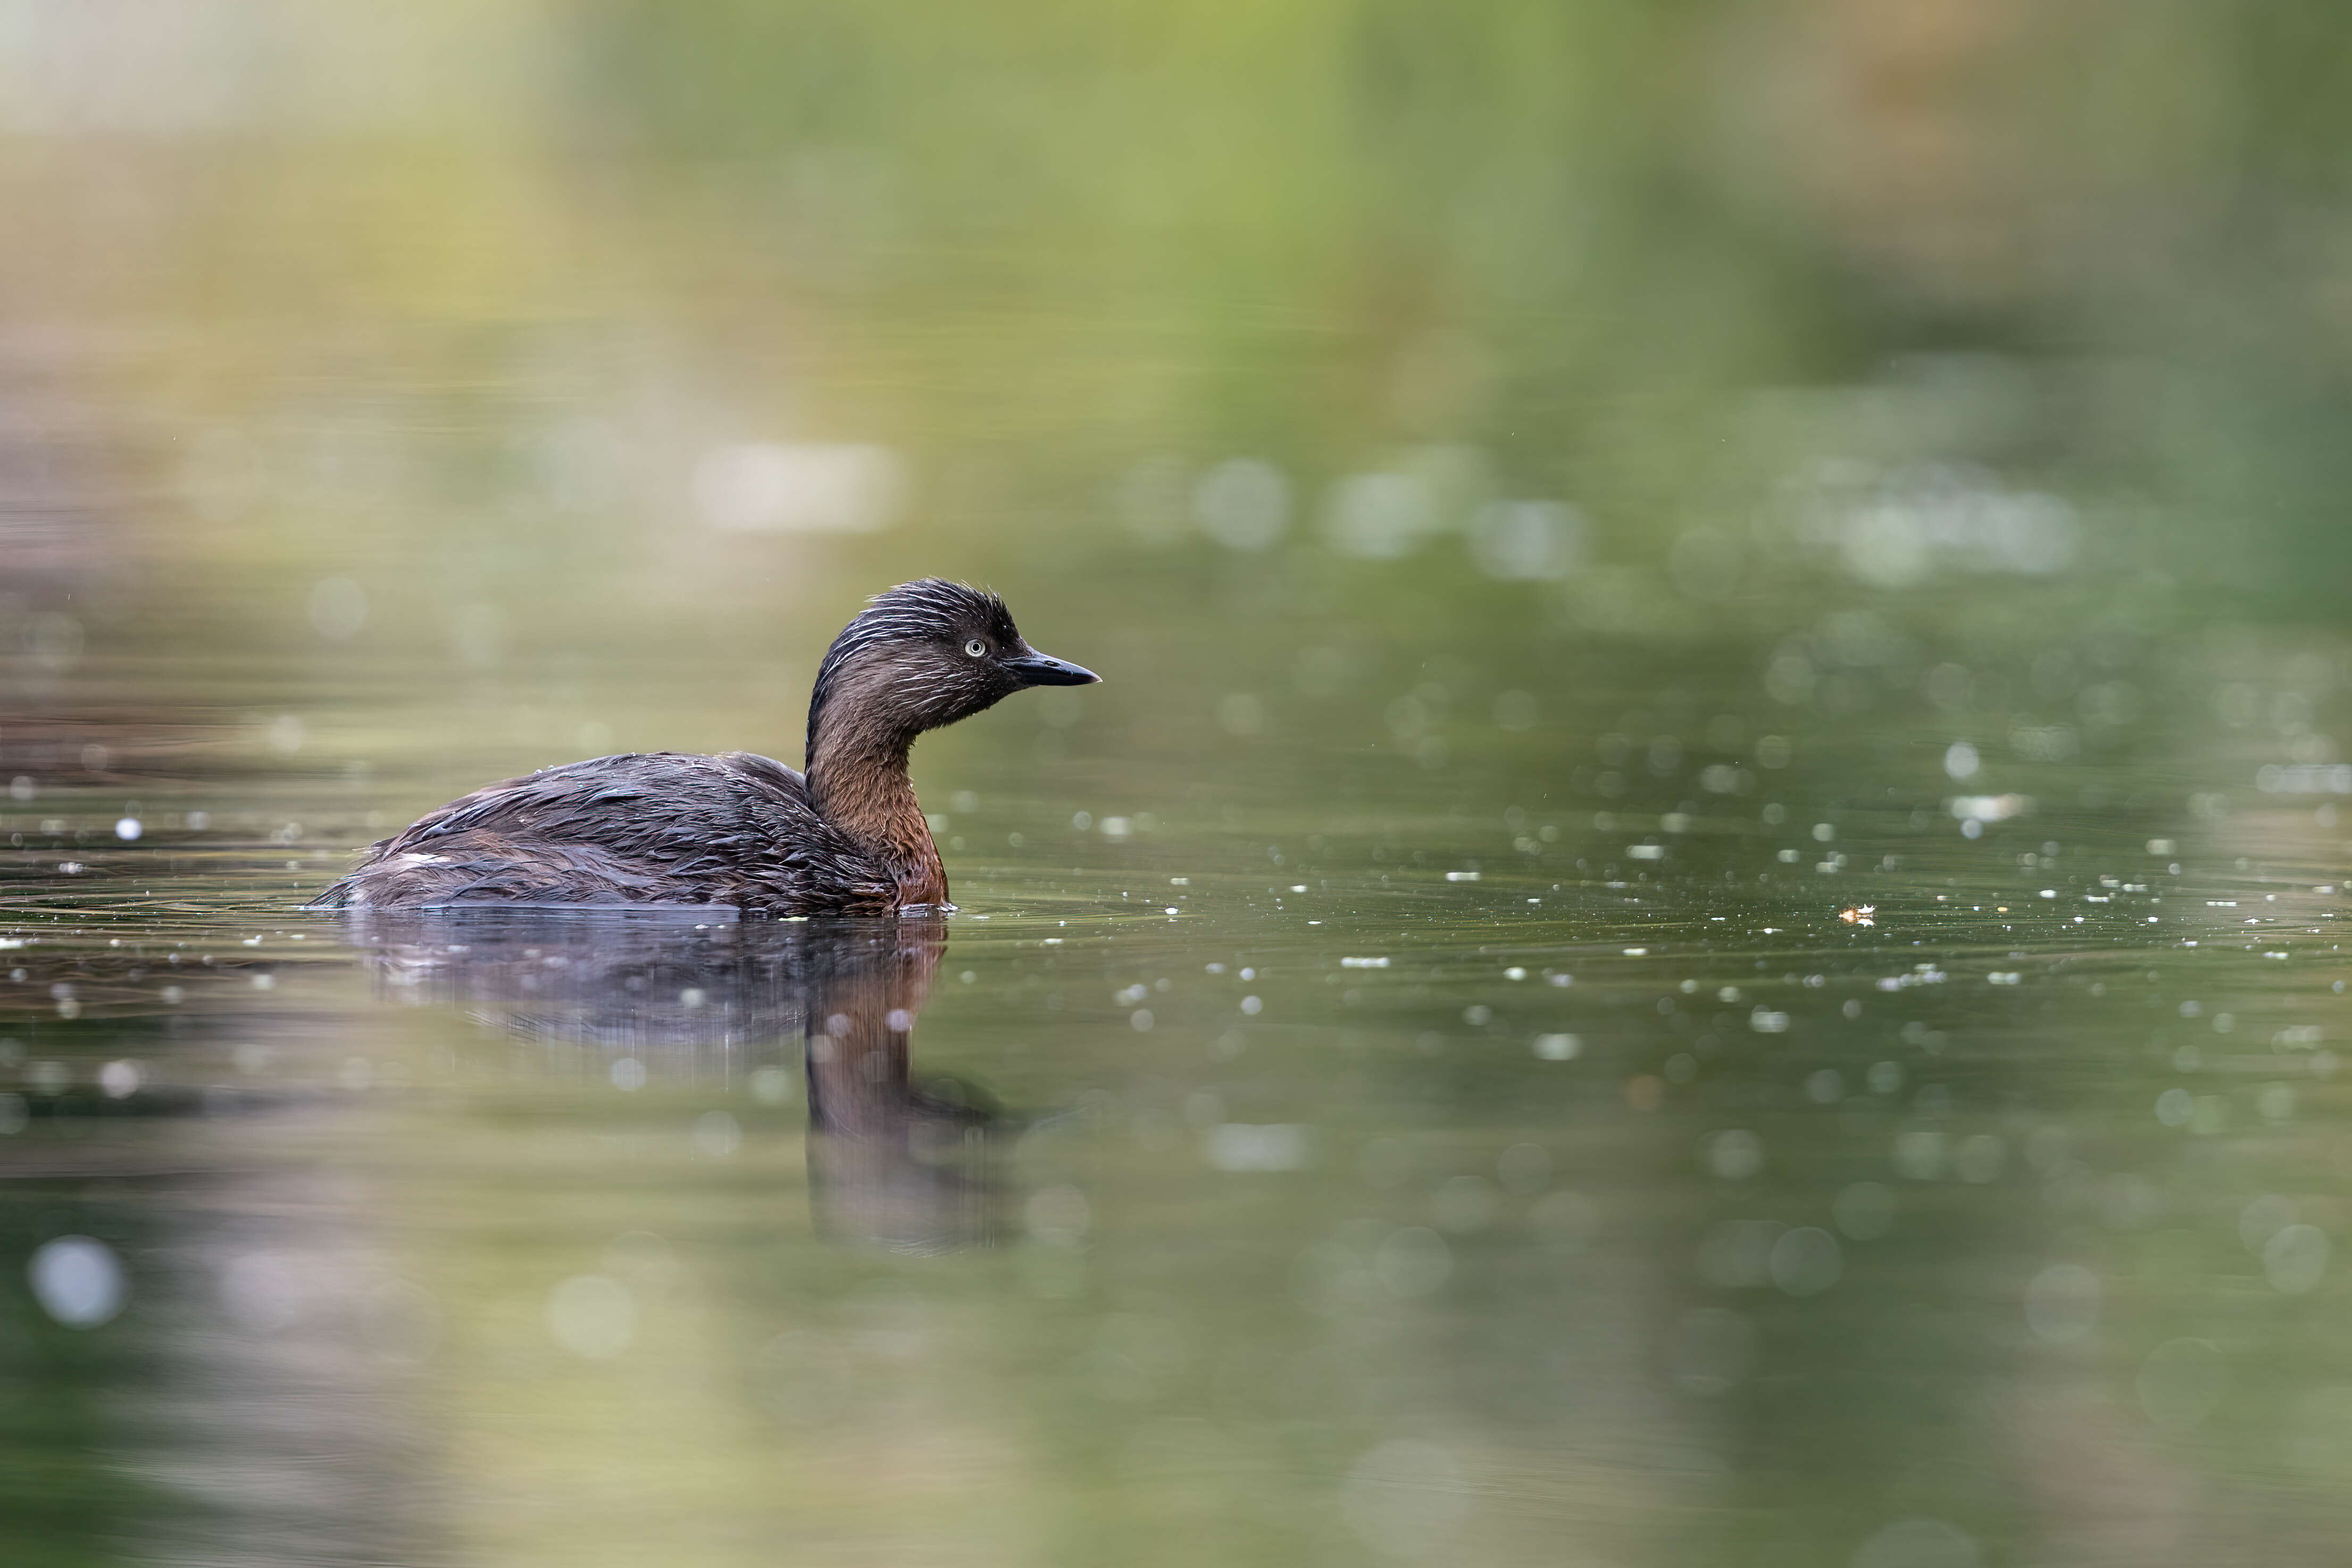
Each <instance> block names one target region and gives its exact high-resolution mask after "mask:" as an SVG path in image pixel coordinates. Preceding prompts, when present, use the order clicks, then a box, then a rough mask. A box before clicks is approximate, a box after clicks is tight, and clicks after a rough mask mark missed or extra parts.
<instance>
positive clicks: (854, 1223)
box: [348, 910, 1002, 1253]
mask: <svg viewBox="0 0 2352 1568" xmlns="http://www.w3.org/2000/svg"><path fill="white" fill-rule="evenodd" d="M697 912H701V911H697ZM348 929H349V931H350V935H351V937H352V941H353V942H354V944H355V945H356V946H358V947H359V948H360V950H361V951H362V952H363V953H364V954H366V955H367V958H368V961H369V963H371V965H372V966H373V969H374V972H375V973H376V976H377V978H378V981H379V984H380V986H381V987H382V990H383V993H384V994H386V995H387V996H388V997H391V998H394V999H398V1000H402V1001H406V1002H412V1003H420V1004H433V1005H444V1006H450V1007H454V1008H456V1009H457V1010H458V1011H460V1012H462V1013H463V1014H465V1015H466V1016H468V1017H470V1018H472V1019H473V1020H474V1021H476V1022H477V1023H478V1024H481V1025H483V1026H486V1027H489V1028H495V1029H500V1030H503V1031H504V1032H506V1033H508V1034H509V1035H512V1036H516V1037H522V1038H525V1039H530V1040H541V1041H549V1042H559V1041H569V1042H575V1043H579V1044H583V1045H588V1046H592V1047H598V1048H599V1049H600V1050H601V1052H602V1054H604V1056H606V1057H609V1058H612V1060H613V1063H614V1067H615V1068H619V1067H620V1066H621V1064H622V1063H623V1062H624V1061H625V1062H626V1063H627V1064H628V1067H627V1068H626V1069H625V1070H628V1071H631V1072H637V1071H642V1072H644V1073H646V1075H647V1076H648V1077H656V1078H657V1077H661V1076H664V1075H668V1076H671V1077H673V1078H687V1079H696V1078H700V1077H702V1076H704V1075H706V1074H724V1075H726V1076H727V1077H728V1078H729V1079H730V1081H732V1080H734V1079H738V1078H740V1076H741V1075H743V1074H744V1073H746V1072H747V1071H752V1070H753V1069H758V1068H761V1066H762V1064H763V1063H765V1064H767V1065H768V1069H769V1070H771V1071H772V1070H773V1066H774V1063H775V1058H780V1057H785V1058H788V1057H789V1055H790V1052H789V1050H788V1048H787V1046H786V1042H789V1041H791V1040H792V1039H793V1038H794V1037H799V1038H800V1039H801V1040H802V1042H803V1052H802V1057H803V1062H804V1063H805V1067H806V1075H807V1083H808V1096H809V1131H808V1167H809V1187H810V1203H811V1207H812V1211H813V1212H814V1216H815V1221H816V1225H817V1227H818V1229H819V1230H820V1231H821V1232H823V1233H824V1234H826V1235H828V1236H833V1237H839V1238H841V1239H845V1240H853V1241H861V1242H866V1243H872V1244H877V1245H880V1246H883V1247H889V1248H891V1249H893V1250H896V1251H904V1252H919V1253H921V1252H943V1251H949V1250H952V1249H954V1248H957V1247H970V1246H973V1245H984V1244H986V1243H988V1242H989V1241H991V1240H992V1239H993V1236H994V1230H995V1224H994V1218H993V1215H994V1211H995V1208H996V1205H995V1202H994V1185H995V1184H994V1182H993V1180H992V1175H991V1172H992V1165H993V1158H992V1151H993V1148H994V1146H995V1145H996V1143H997V1142H999V1139H998V1131H999V1128H1000V1124H1001V1122H1002V1116H1001V1113H1000V1112H999V1111H998V1110H997V1108H996V1107H995V1106H994V1105H993V1103H992V1101H991V1100H989V1098H988V1097H987V1096H986V1095H985V1094H984V1093H983V1092H982V1091H981V1090H979V1089H975V1088H974V1087H972V1086H971V1085H968V1084H964V1083H962V1082H961V1081H958V1080H955V1079H929V1080H926V1081H920V1082H919V1081H918V1080H917V1079H915V1078H914V1076H913V1073H912V1054H911V1051H910V1049H909V1037H911V1035H912V1034H913V1031H914V1026H915V1019H916V1016H917V1015H918V1014H919V1013H920V1012H921V1011H922V1006H923V1002H924V999H925V997H926V996H927V995H928V994H929V991H930V984H931V978H932V976H933V974H934V973H936V972H937V971H938V969H939V964H940V954H941V953H942V952H945V951H946V947H947V932H946V930H945V927H944V925H943V923H942V922H941V921H939V920H937V919H935V918H932V919H911V918H895V919H882V920H865V921H823V922H805V921H796V922H789V923H774V924H771V923H765V922H745V923H740V924H739V923H736V922H734V921H719V922H705V921H695V920H692V919H688V918H682V917H681V916H679V915H677V914H675V913H671V912H667V911H658V912H657V911H650V910H645V911H626V912H621V911H608V910H595V911H588V910H576V911H575V910H432V911H415V912H404V913H400V914H389V913H386V912H383V911H376V912H372V913H369V914H365V915H354V916H353V917H352V918H351V921H350V925H349V927H348ZM615 1081H616V1082H617V1081H620V1079H618V1078H617V1077H616V1079H615ZM754 1081H755V1083H756V1082H757V1074H756V1072H755V1073H754Z"/></svg>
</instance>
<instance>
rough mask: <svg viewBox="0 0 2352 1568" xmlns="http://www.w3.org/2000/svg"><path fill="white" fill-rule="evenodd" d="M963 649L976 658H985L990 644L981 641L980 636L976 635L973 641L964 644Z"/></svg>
mask: <svg viewBox="0 0 2352 1568" xmlns="http://www.w3.org/2000/svg"><path fill="white" fill-rule="evenodd" d="M963 651H964V652H966V653H968V654H970V655H971V657H972V658H985V657H986V656H987V653H988V645H987V644H986V643H984V642H982V641H981V640H980V639H979V638H978V637H974V638H972V639H971V641H970V642H968V643H966V644H964V645H963Z"/></svg>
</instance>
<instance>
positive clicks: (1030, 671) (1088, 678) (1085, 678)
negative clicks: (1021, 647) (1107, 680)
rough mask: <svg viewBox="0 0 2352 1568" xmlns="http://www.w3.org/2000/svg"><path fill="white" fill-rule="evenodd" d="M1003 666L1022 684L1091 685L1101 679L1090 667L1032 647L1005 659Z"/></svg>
mask: <svg viewBox="0 0 2352 1568" xmlns="http://www.w3.org/2000/svg"><path fill="white" fill-rule="evenodd" d="M1004 668H1007V669H1009V670H1011V671H1012V672H1013V674H1015V675H1017V676H1019V677H1020V678H1021V684H1022V685H1024V686H1092V685H1094V684H1095V683H1096V682H1097V681H1098V680H1100V679H1102V677H1101V676H1099V675H1097V674H1096V673H1095V672H1094V671H1093V670H1091V669H1087V668H1083V667H1082V666H1079V665H1075V664H1072V663H1070V662H1069V660H1067V659H1062V658H1048V657H1047V656H1046V655H1045V654H1042V653H1039V652H1037V651H1035V650H1034V649H1032V650H1031V651H1029V652H1027V653H1024V654H1023V655H1021V656H1020V657H1019V658H1008V659H1006V660H1005V661H1004Z"/></svg>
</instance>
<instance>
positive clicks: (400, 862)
mask: <svg viewBox="0 0 2352 1568" xmlns="http://www.w3.org/2000/svg"><path fill="white" fill-rule="evenodd" d="M1093 679H1095V677H1094V676H1093V675H1092V674H1091V673H1089V672H1087V671H1086V670H1083V669H1080V668H1078V667H1076V665H1070V664H1065V663H1063V662H1062V661H1060V660H1058V659H1053V658H1046V657H1045V656H1044V655H1042V654H1039V653H1037V652H1036V651H1035V650H1034V649H1033V648H1031V647H1029V646H1028V644H1027V643H1026V642H1024V641H1023V640H1022V637H1021V634H1020V632H1019V631H1018V630H1017V629H1016V628H1015V627H1014V626H1013V617H1012V615H1011V613H1010V612H1009V611H1007V610H1006V609H1005V607H1004V605H1003V601H1002V600H999V599H997V598H996V597H995V596H994V595H990V594H984V593H982V592H981V591H979V590H977V589H973V588H968V587H964V586H963V585H961V584H952V583H943V582H940V581H939V580H937V579H926V580H924V581H921V582H917V583H908V584H901V585H900V586H898V587H896V588H893V589H890V590H889V591H888V592H887V593H884V594H882V595H877V597H876V598H875V600H874V601H873V602H872V604H871V605H868V606H867V608H866V611H865V612H864V613H863V614H861V615H860V616H857V618H856V620H854V621H852V622H851V623H850V625H849V626H848V627H847V628H846V629H845V630H844V631H843V632H842V634H841V636H840V637H837V638H835V642H834V644H833V647H832V648H831V649H830V650H829V651H828V652H827V653H826V655H825V658H824V664H823V665H822V666H821V667H820V668H819V670H818V674H817V680H816V687H815V690H814V693H813V695H812V697H811V700H810V704H809V726H808V734H809V742H808V760H809V772H808V773H807V774H803V773H797V772H795V771H794V770H793V769H792V768H789V767H786V766H785V765H784V764H782V763H778V762H775V761H772V760H771V759H769V758H767V757H761V756H754V755H752V754H751V753H749V752H728V753H725V754H724V755H720V756H698V755H691V754H688V753H683V752H649V753H630V754H626V755H620V756H610V757H597V758H594V759H593V760H591V761H588V762H580V763H565V764H564V765H562V766H561V767H552V768H544V769H541V771H540V772H538V773H531V774H529V775H527V776H525V777H522V778H517V779H509V780H507V781H505V782H504V783H501V784H490V785H488V786H486V787H484V788H482V789H478V790H476V791H475V792H474V793H473V794H471V795H465V796H462V797H461V798H459V799H457V800H454V801H451V802H450V803H449V804H448V805H445V806H443V807H441V808H440V809H439V810H438V811H435V812H432V813H430V814H429V815H427V816H424V817H422V818H420V819H419V820H418V821H416V822H415V823H414V824H412V825H411V826H408V827H406V828H404V829H403V830H402V831H401V832H399V833H397V834H395V835H394V836H393V837H390V838H387V839H384V840H383V842H381V843H379V844H377V845H375V846H374V847H372V848H371V849H370V850H369V851H368V854H367V857H366V858H365V859H364V860H362V863H361V864H360V865H359V866H358V867H357V868H354V869H353V870H352V872H351V873H350V874H349V875H347V876H345V877H344V878H342V879H341V880H340V881H338V882H336V883H335V884H334V885H333V886H332V887H331V888H329V889H326V891H324V892H323V893H321V894H320V896H319V897H318V899H317V900H314V905H315V907H320V908H352V907H378V908H383V907H404V908H427V907H436V906H446V905H460V904H485V903H508V904H629V903H636V904H708V905H723V906H728V907H731V908H733V909H735V910H740V911H741V912H743V913H745V914H749V915H755V916H756V915H819V914H877V913H887V912H888V911H890V910H898V909H903V908H908V907H910V906H917V905H939V904H944V903H946V902H947V897H948V890H947V878H946V873H945V871H944V869H943V868H941V867H940V859H939V851H938V849H937V847H935V846H934V845H933V844H932V842H931V837H930V830H929V826H928V825H927V823H926V822H925V819H924V817H923V814H922V811H921V808H920V807H919V805H917V804H916V801H915V795H914V789H913V786H912V785H911V784H910V783H909V782H908V778H907V753H908V749H909V748H910V747H911V746H912V745H913V743H914V741H915V738H916V737H917V736H918V735H919V734H920V733H921V732H922V731H925V730H930V729H936V728H939V727H940V726H941V725H943V724H951V723H954V722H955V721H957V720H959V719H963V718H967V717H969V716H971V714H973V713H977V712H980V711H981V710H983V709H986V708H988V707H991V706H992V705H993V704H994V703H996V702H997V701H999V700H1002V699H1003V698H1004V697H1006V696H1008V695H1010V694H1011V693H1013V692H1014V691H1017V690H1020V689H1023V688H1024V687H1027V686H1034V685H1077V684H1083V683H1086V682H1089V681H1092V680H1093Z"/></svg>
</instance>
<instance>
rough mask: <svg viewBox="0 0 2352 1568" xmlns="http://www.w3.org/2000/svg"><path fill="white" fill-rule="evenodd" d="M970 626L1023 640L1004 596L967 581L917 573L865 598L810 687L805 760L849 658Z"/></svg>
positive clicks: (1002, 638) (811, 756) (1006, 643)
mask: <svg viewBox="0 0 2352 1568" xmlns="http://www.w3.org/2000/svg"><path fill="white" fill-rule="evenodd" d="M967 626H969V627H971V628H972V629H974V630H977V631H981V632H983V633H985V634H986V635H987V637H989V639H990V640H991V641H992V642H993V643H995V644H996V646H998V647H1012V646H1013V645H1014V644H1017V643H1018V642H1019V641H1020V640H1021V634H1020V632H1019V631H1018V630H1017V629H1015V628H1014V626H1013V612H1012V611H1010V610H1008V609H1006V608H1005V607H1004V601H1003V600H1002V599H1000V598H998V597H997V596H996V595H993V594H992V593H989V592H988V591H987V590H985V589H982V588H974V587H972V586H971V585H970V584H964V583H950V582H949V581H948V580H947V579H946V578H944V577H919V578H917V579H916V580H915V581H914V582H912V583H901V584H898V586H897V587H895V588H885V589H883V590H882V592H880V593H878V594H877V595H874V597H873V598H871V599H869V600H867V601H866V608H864V609H863V610H860V611H859V612H858V613H857V616H856V619H855V620H853V621H851V622H850V623H849V624H848V625H847V626H844V627H843V628H842V629H841V635H840V636H839V637H835V638H834V639H833V646H832V647H829V648H827V649H825V650H824V663H822V664H820V665H818V666H817V670H816V685H815V687H814V689H812V690H811V691H810V693H809V719H808V742H807V749H806V752H805V757H806V760H808V761H811V762H814V760H815V756H816V721H817V716H818V715H819V714H821V713H823V712H824V705H825V703H826V702H827V701H828V700H831V698H832V696H833V691H834V688H835V685H836V684H837V683H838V681H839V679H840V677H841V672H842V671H843V670H844V669H845V668H847V667H848V665H849V663H850V661H851V660H853V659H855V658H856V657H857V656H858V655H859V654H861V653H864V652H866V650H867V649H869V648H877V647H884V646H885V645H887V644H889V643H898V642H922V641H928V640H931V639H935V638H946V637H957V636H960V635H961V633H962V632H963V630H964V628H965V627H967Z"/></svg>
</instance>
